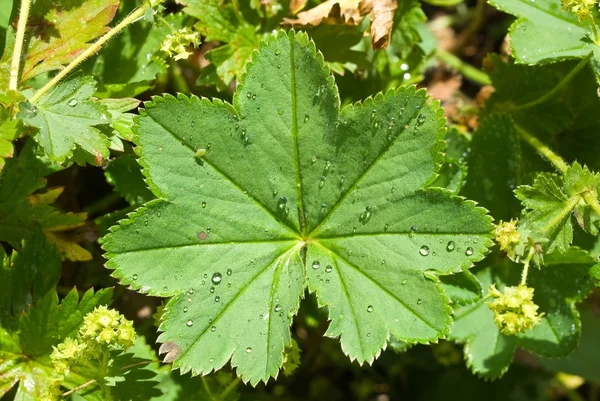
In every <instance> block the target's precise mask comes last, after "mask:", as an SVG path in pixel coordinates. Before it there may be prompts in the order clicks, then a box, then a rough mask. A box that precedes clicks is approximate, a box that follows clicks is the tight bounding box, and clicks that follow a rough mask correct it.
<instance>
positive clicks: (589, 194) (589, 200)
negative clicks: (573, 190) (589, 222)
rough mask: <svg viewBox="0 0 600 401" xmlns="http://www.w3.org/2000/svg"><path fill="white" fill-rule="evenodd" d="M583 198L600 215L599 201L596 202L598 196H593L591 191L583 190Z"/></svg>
mask: <svg viewBox="0 0 600 401" xmlns="http://www.w3.org/2000/svg"><path fill="white" fill-rule="evenodd" d="M583 200H584V201H585V203H587V204H588V205H590V207H591V208H592V209H593V210H594V212H596V214H597V215H598V216H600V203H598V196H594V193H592V192H585V193H584V194H583Z"/></svg>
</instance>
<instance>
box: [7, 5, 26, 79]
mask: <svg viewBox="0 0 600 401" xmlns="http://www.w3.org/2000/svg"><path fill="white" fill-rule="evenodd" d="M30 8H31V0H21V10H20V11H19V23H18V25H17V34H16V37H15V46H14V48H13V54H12V61H11V64H10V79H9V81H8V89H9V90H17V88H18V86H19V71H20V69H21V53H22V52H23V41H24V39H25V29H26V28H27V18H29V9H30Z"/></svg>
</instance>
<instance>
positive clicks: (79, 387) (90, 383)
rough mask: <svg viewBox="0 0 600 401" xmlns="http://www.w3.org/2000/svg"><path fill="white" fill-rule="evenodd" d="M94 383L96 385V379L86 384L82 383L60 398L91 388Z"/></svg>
mask: <svg viewBox="0 0 600 401" xmlns="http://www.w3.org/2000/svg"><path fill="white" fill-rule="evenodd" d="M94 383H96V379H92V380H90V381H87V382H85V383H83V384H82V385H81V386H77V387H75V388H74V389H71V390H69V391H67V392H66V393H62V394H61V395H60V396H61V397H68V396H70V395H71V394H73V393H75V392H77V391H79V390H82V389H84V388H86V387H88V386H91V385H92V384H94Z"/></svg>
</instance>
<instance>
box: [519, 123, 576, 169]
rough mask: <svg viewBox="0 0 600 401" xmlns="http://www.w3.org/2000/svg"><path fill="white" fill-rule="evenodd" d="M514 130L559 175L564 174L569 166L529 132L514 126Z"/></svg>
mask: <svg viewBox="0 0 600 401" xmlns="http://www.w3.org/2000/svg"><path fill="white" fill-rule="evenodd" d="M515 129H516V130H517V132H518V134H519V135H520V136H521V138H523V139H524V140H525V141H526V142H527V143H528V144H530V145H531V146H533V147H534V148H535V149H536V150H537V151H538V152H540V154H541V155H542V156H544V157H545V158H546V159H548V161H550V162H551V163H552V164H554V166H555V167H556V168H557V169H559V170H560V172H561V173H563V174H564V173H565V171H567V169H568V168H569V166H568V165H567V163H565V161H564V160H563V159H562V157H560V156H559V155H557V154H556V153H554V152H553V151H552V150H551V149H550V148H549V147H548V146H546V145H544V144H543V143H542V141H540V140H539V139H537V138H536V137H535V136H533V135H531V134H530V133H529V132H527V131H525V130H524V129H523V128H521V127H520V126H518V125H517V124H515Z"/></svg>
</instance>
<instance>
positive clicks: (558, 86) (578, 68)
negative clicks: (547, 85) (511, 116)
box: [507, 53, 592, 111]
mask: <svg viewBox="0 0 600 401" xmlns="http://www.w3.org/2000/svg"><path fill="white" fill-rule="evenodd" d="M591 57H592V54H591V53H590V54H589V55H587V56H586V57H584V58H582V59H581V61H580V62H579V63H578V64H577V65H576V66H575V67H574V68H573V69H572V70H571V71H569V73H568V74H567V75H565V77H564V78H563V79H562V80H561V81H560V82H559V83H558V84H556V86H555V87H554V88H552V89H551V90H550V91H549V92H546V93H545V94H544V95H543V96H540V97H539V98H537V99H535V100H532V101H531V102H528V103H525V104H522V105H519V106H515V107H512V108H509V109H508V110H507V111H516V110H525V109H529V108H531V107H534V106H537V105H538V104H541V103H544V102H545V101H547V100H548V99H551V98H552V97H553V96H554V95H556V93H557V92H558V91H559V90H561V88H562V87H563V86H565V85H566V84H568V83H569V82H570V81H571V80H572V79H573V78H574V77H575V76H576V75H577V73H579V71H581V69H582V68H583V67H585V66H586V65H587V63H588V61H590V58H591Z"/></svg>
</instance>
